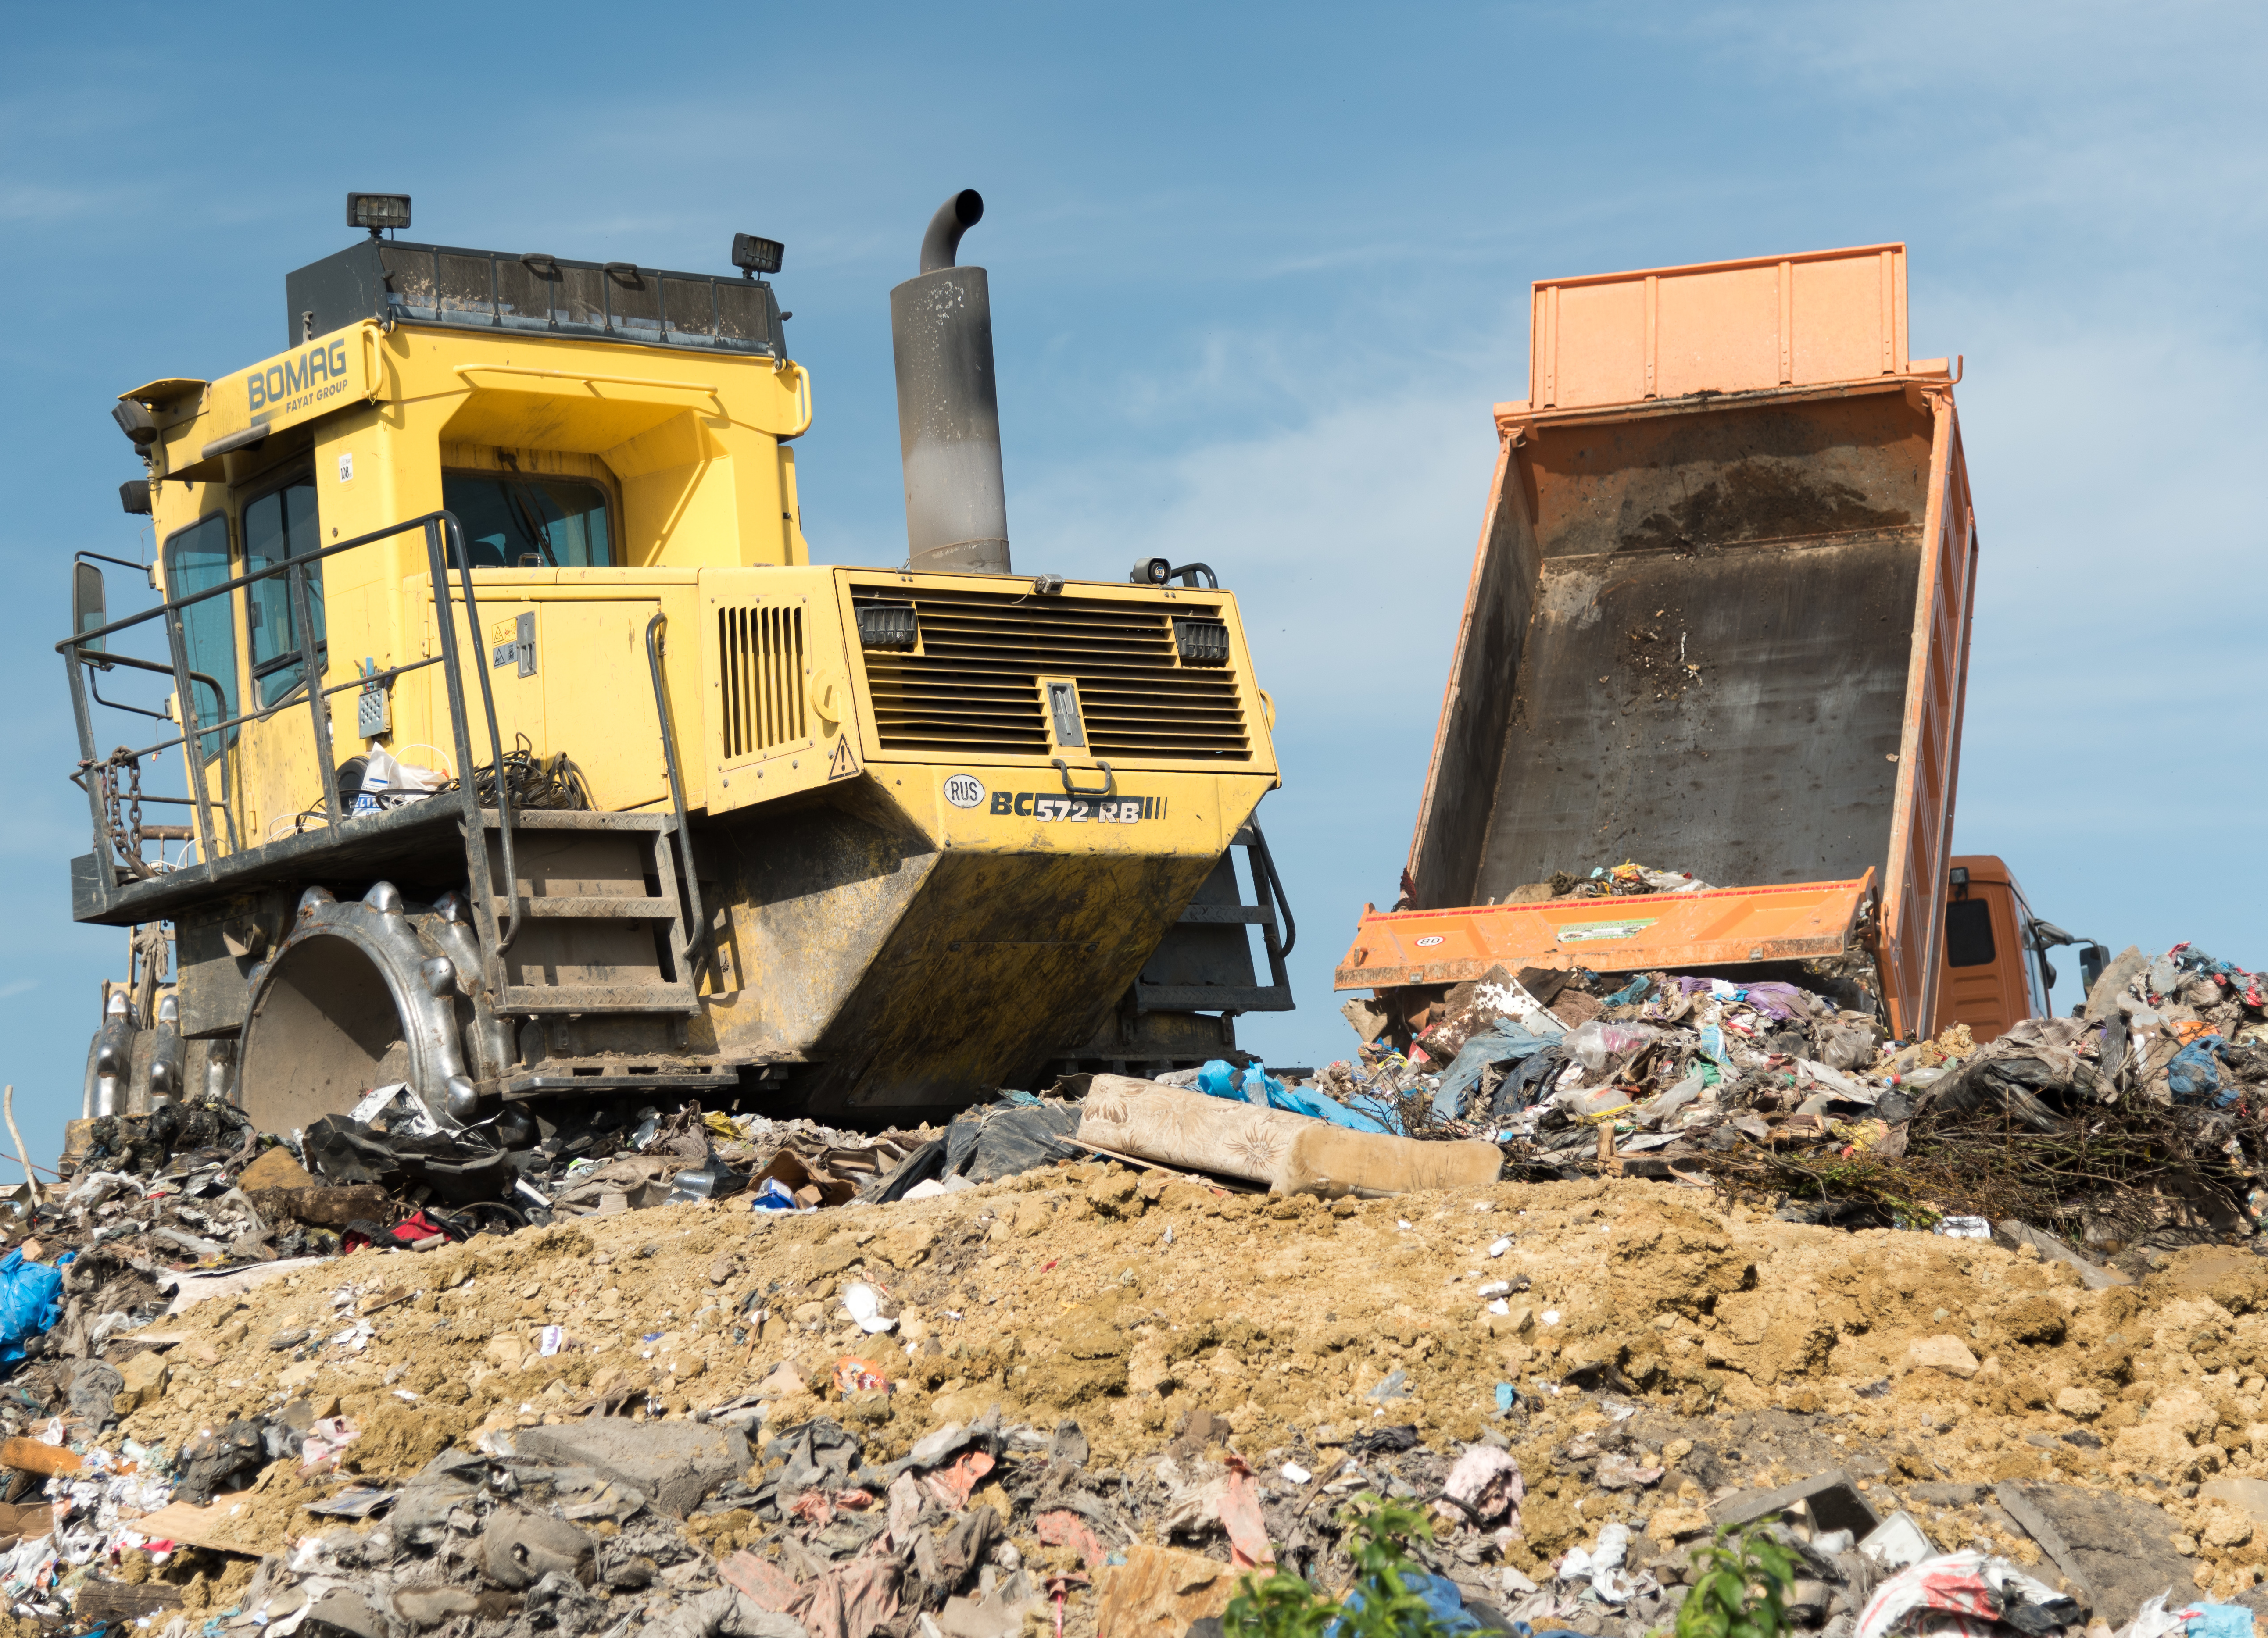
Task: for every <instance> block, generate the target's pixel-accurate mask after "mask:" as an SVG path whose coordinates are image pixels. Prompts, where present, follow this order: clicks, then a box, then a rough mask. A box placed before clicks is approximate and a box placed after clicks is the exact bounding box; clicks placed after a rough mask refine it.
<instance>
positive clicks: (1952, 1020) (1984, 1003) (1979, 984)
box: [1937, 853, 2109, 1047]
mask: <svg viewBox="0 0 2268 1638" xmlns="http://www.w3.org/2000/svg"><path fill="white" fill-rule="evenodd" d="M1946 876H1947V885H1946V894H1945V966H1944V969H1943V973H1942V975H1941V977H1940V981H1939V985H1938V995H1937V1019H1938V1025H1939V1027H1940V1028H1950V1027H1951V1026H1952V1025H1955V1024H1966V1025H1968V1026H1969V1032H1970V1035H1971V1036H1972V1037H1974V1038H1975V1039H1976V1041H1977V1045H1979V1046H1980V1047H1981V1046H1983V1045H1984V1044H1985V1042H1986V1041H1989V1040H1992V1039H1997V1038H1998V1037H1999V1036H2001V1035H2004V1034H2006V1033H2007V1032H2008V1031H2009V1030H2010V1029H2011V1028H2013V1027H2014V1025H2017V1024H2020V1023H2021V1022H2022V1021H2023V1020H2024V1019H2026V1018H2044V1017H2049V1016H2050V1015H2051V1012H2052V1011H2053V1010H2054V1008H2053V1003H2052V1002H2051V1000H2050V998H2049V997H2050V995H2051V992H2052V991H2053V989H2054V988H2055V981H2056V970H2055V966H2054V965H2053V964H2052V963H2051V961H2050V960H2049V959H2048V951H2050V950H2051V949H2052V948H2054V947H2055V946H2056V945H2058V944H2079V945H2080V957H2079V962H2080V974H2081V976H2082V977H2083V978H2084V979H2085V981H2087V982H2088V984H2089V985H2090V986H2091V985H2092V984H2093V983H2094V981H2095V977H2096V975H2098V974H2099V973H2101V972H2102V967H2103V965H2104V962H2105V959H2106V958H2107V956H2108V954H2109V952H2108V951H2105V950H2104V949H2103V947H2102V945H2101V944H2087V943H2084V942H2083V941H2081V940H2079V939H2075V938H2073V937H2071V936H2070V935H2069V934H2067V933H2066V932H2064V930H2063V929H2061V928H2058V927H2057V926H2056V925H2055V924H2054V923H2052V922H2043V921H2041V920H2040V919H2039V917H2037V916H2036V915H2034V914H2032V907H2031V905H2030V903H2029V901H2028V900H2026V899H2025V897H2024V890H2023V889H2022V888H2021V887H2020V886H2019V885H2017V884H2016V876H2015V872H2014V871H2013V870H2010V869H2009V868H2008V866H2007V863H2005V862H2004V861H2003V860H2001V859H1999V857H1997V856H1994V855H1992V854H1989V853H1970V854H1962V855H1961V856H1957V857H1955V859H1953V860H1952V861H1951V863H1950V867H1949V868H1948V870H1947V872H1946Z"/></svg>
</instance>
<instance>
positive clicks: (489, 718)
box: [55, 510, 521, 994]
mask: <svg viewBox="0 0 2268 1638" xmlns="http://www.w3.org/2000/svg"><path fill="white" fill-rule="evenodd" d="M413 529H417V530H422V531H423V533H424V536H425V560H426V571H427V576H428V579H429V581H430V583H431V586H432V589H433V601H434V612H435V614H436V615H437V617H438V618H437V620H436V621H435V623H436V624H437V625H438V628H439V629H440V637H441V652H440V654H439V655H438V657H430V658H428V659H424V660H419V661H416V662H414V663H412V664H410V665H400V666H395V667H394V668H392V669H391V670H390V671H389V672H387V673H386V674H387V675H388V676H394V675H398V674H400V673H401V672H406V671H416V670H419V669H421V668H422V667H423V666H425V665H434V664H438V665H440V666H441V667H442V672H443V675H444V676H445V677H446V679H447V688H448V700H449V729H450V737H451V739H452V742H453V745H454V747H455V749H456V753H457V767H458V768H459V770H460V774H459V778H458V786H459V793H460V795H459V802H460V807H461V809H462V811H463V812H462V818H463V831H464V841H465V867H466V873H467V876H468V886H470V887H471V888H472V890H473V892H472V900H473V905H474V914H475V916H476V917H477V918H478V919H479V921H480V922H481V928H480V930H481V931H482V933H483V934H484V935H485V937H483V938H482V944H483V946H484V947H485V951H486V956H485V958H484V961H483V965H484V966H486V967H487V968H488V969H489V970H488V971H487V972H486V973H484V974H483V977H484V978H485V979H486V981H487V982H488V984H489V986H490V989H491V991H492V992H493V993H496V994H501V993H502V991H503V988H504V973H503V956H504V950H505V949H507V948H509V947H510V945H511V943H512V937H514V936H515V935H516V934H517V933H518V931H519V922H520V920H521V914H520V902H519V894H518V892H517V891H516V888H517V885H518V882H519V873H518V870H517V867H516V863H515V860H514V857H513V848H512V797H511V793H510V791H509V790H507V789H506V786H505V781H504V742H503V738H502V735H501V734H500V732H499V731H498V730H497V713H496V692H495V689H494V687H493V686H492V685H491V683H490V680H489V673H488V668H487V667H486V666H485V665H482V666H480V667H478V668H477V669H478V671H479V673H480V682H481V705H482V715H483V716H484V717H485V718H486V725H487V728H488V731H489V746H490V752H491V754H492V755H493V757H494V759H495V760H496V764H497V792H496V807H497V832H498V834H499V836H500V839H501V842H502V852H503V860H502V863H503V865H504V878H505V890H506V895H507V899H508V907H509V915H510V921H509V922H508V923H507V924H506V925H505V926H504V927H503V928H501V929H500V928H499V927H498V925H497V916H496V903H495V899H494V896H493V893H492V892H491V888H492V885H493V884H492V882H491V881H490V870H489V852H488V841H487V825H486V822H485V820H484V819H483V817H482V810H481V802H480V790H479V783H478V782H477V781H476V780H475V778H474V776H473V774H474V769H475V763H474V760H473V746H472V729H471V725H470V724H468V721H467V720H466V701H465V686H464V675H463V668H462V666H461V665H460V663H459V647H458V643H457V628H456V621H455V619H454V613H455V611H454V610H453V608H452V606H451V598H450V591H449V568H448V566H449V558H450V555H451V552H452V549H453V555H454V556H455V559H456V563H457V569H458V594H459V595H460V596H461V597H462V598H463V599H464V604H465V619H466V624H467V628H468V630H470V631H471V632H472V634H473V641H474V643H475V645H478V643H480V638H481V621H480V601H479V598H478V596H477V594H476V593H475V591H474V590H473V571H472V565H471V563H470V562H469V560H468V555H467V553H466V551H465V544H464V540H465V537H464V530H463V528H462V527H461V526H460V525H459V524H458V522H457V518H456V515H455V514H454V513H453V512H450V511H448V510H440V511H431V512H426V513H424V514H423V515H422V516H420V517H416V518H408V519H405V520H404V521H402V522H400V523H395V524H389V525H387V526H386V527H384V528H382V529H373V530H372V531H371V532H369V533H366V534H359V535H357V536H355V537H354V539H352V540H341V541H339V542H337V543H336V544H335V545H332V546H327V547H319V548H318V549H316V550H315V551H313V552H305V553H301V554H298V555H295V556H291V557H286V558H282V559H279V560H278V561H277V562H274V563H272V564H270V565H269V567H267V568H265V569H254V570H252V571H251V572H249V573H247V574H242V575H239V576H237V577H235V578H233V579H231V580H225V581H223V582H222V583H221V584H218V585H213V586H208V587H206V588H205V589H204V590H203V591H193V592H190V593H188V595H186V596H181V597H169V598H167V599H165V600H164V601H163V602H161V603H159V604H158V605H157V606H155V607H152V608H146V609H144V610H142V611H140V612H139V613H134V614H129V615H128V616H127V617H126V618H125V619H123V620H114V621H111V622H110V623H109V624H108V625H106V626H98V627H96V628H93V629H92V630H89V631H79V632H74V633H72V634H71V635H70V636H68V637H66V638H64V639H63V641H62V642H60V643H56V644H55V652H56V653H57V654H59V655H61V656H62V657H63V666H64V670H65V672H66V673H67V674H68V676H69V678H70V690H71V710H72V715H73V716H74V718H75V719H76V725H77V729H78V738H79V754H80V765H81V766H82V767H88V766H92V764H93V763H94V761H95V760H96V758H95V749H94V744H95V741H94V721H93V716H92V712H91V711H90V710H89V709H88V704H87V694H88V690H87V687H86V684H85V675H84V672H85V668H86V667H89V666H94V665H103V664H106V663H107V664H115V663H117V662H118V661H119V660H120V659H121V658H122V656H118V655H114V654H108V653H105V652H103V651H101V650H89V647H88V645H89V644H91V643H96V642H99V641H100V640H102V639H104V638H107V637H109V636H111V635H114V633H117V632H122V631H130V630H132V629H133V628H136V627H137V626H141V625H145V624H147V623H148V622H149V621H153V620H158V621H163V622H164V625H165V628H166V646H167V648H168V649H169V650H171V655H172V660H173V664H172V665H157V664H156V663H155V662H152V661H147V660H141V661H136V662H133V664H134V665H135V668H136V669H137V670H140V669H148V670H155V671H159V672H171V673H172V675H173V687H174V690H175V696H176V697H177V698H178V699H180V701H184V712H185V715H187V716H188V717H189V718H190V719H191V720H190V721H189V722H188V723H187V724H183V728H182V732H181V733H180V735H179V736H177V737H176V738H172V739H168V740H166V741H163V742H162V743H160V744H159V745H157V746H152V747H151V749H150V750H149V751H144V752H139V753H134V754H136V755H138V756H139V755H150V754H152V753H155V752H156V751H161V750H167V749H170V748H172V747H173V746H177V745H184V744H187V743H188V741H190V740H191V739H192V738H195V737H197V736H201V735H203V734H208V733H217V732H220V731H223V730H225V729H227V728H230V727H233V726H235V725H236V724H239V723H243V722H247V721H251V720H253V719H254V718H255V717H262V716H267V715H270V714H272V713H268V712H247V713H243V714H241V715H239V716H236V717H233V718H230V719H228V720H226V721H224V722H219V723H215V724H210V725H205V724H197V723H196V722H195V716H196V707H195V695H194V694H193V693H192V691H191V687H190V679H191V678H192V677H197V676H202V673H199V672H192V671H191V670H190V669H189V663H188V636H187V633H186V631H185V628H184V627H183V625H182V621H181V612H182V611H183V610H184V609H188V608H191V607H194V606H195V605H197V604H199V603H203V602H206V601H208V600H209V599H213V598H217V597H225V596H227V595H228V594H229V593H231V592H233V591H238V590H239V589H241V588H243V587H246V586H249V585H253V584H256V583H257V582H260V581H262V580H272V579H274V578H275V577H276V576H278V575H288V576H290V577H291V598H292V613H293V616H294V617H295V618H296V619H297V620H298V624H299V656H300V665H301V669H302V672H303V674H304V676H305V679H306V688H307V702H308V711H309V714H310V717H311V719H312V723H313V731H314V735H315V746H316V751H317V758H316V760H317V762H318V764H319V765H320V768H321V770H322V779H323V807H324V812H325V814H326V816H327V818H328V820H329V822H330V824H331V825H332V826H334V827H335V826H338V825H339V824H341V823H342V820H343V819H344V815H343V814H342V812H341V811H340V806H339V790H338V770H337V769H336V768H335V767H334V766H333V765H332V759H331V736H330V723H329V713H328V711H326V710H325V709H324V707H323V701H325V700H326V699H328V697H329V696H330V695H332V694H340V693H343V692H345V691H346V690H347V689H349V688H358V687H362V686H364V685H365V682H366V681H367V680H368V679H365V678H362V677H357V678H356V679H353V680H352V681H350V682H347V683H342V684H338V685H335V686H334V687H328V688H325V687H320V686H319V685H320V679H321V677H322V671H321V668H320V655H319V654H318V652H317V648H316V643H315V635H314V628H313V622H312V619H311V608H310V605H309V602H308V598H307V587H306V573H305V570H306V569H307V567H308V566H309V565H310V564H313V563H320V562H322V561H323V560H324V559H325V558H327V557H336V556H338V555H340V554H341V553H343V552H351V551H353V550H355V549H357V547H365V546H370V545H372V544H374V543H376V542H378V541H379V540H391V539H393V538H394V536H396V535H400V534H406V533H409V531H411V530H413ZM97 656H99V657H97ZM187 760H188V765H189V780H190V786H191V794H190V797H189V799H188V800H189V802H190V804H191V805H193V806H194V807H195V810H196V819H197V833H198V846H199V848H200V849H201V850H202V852H203V856H204V857H205V858H206V859H207V860H208V861H210V860H212V859H214V858H215V857H216V856H217V855H216V851H215V848H214V839H215V837H216V836H217V834H218V833H217V829H216V826H214V823H213V816H212V802H211V797H210V792H209V791H208V790H207V789H206V784H205V760H204V758H203V757H202V756H198V755H195V754H191V755H190V756H189V757H188V759H187ZM85 789H86V793H87V804H88V810H89V815H90V817H91V819H92V822H93V827H94V840H95V852H96V854H97V855H98V856H107V841H106V840H105V839H106V834H107V832H106V827H105V823H104V819H105V816H104V813H103V811H102V798H101V796H100V794H99V792H98V791H97V790H96V789H95V784H94V782H93V781H88V782H87V783H86V787H85ZM224 800H225V797H224ZM230 819H231V828H232V829H233V816H230Z"/></svg>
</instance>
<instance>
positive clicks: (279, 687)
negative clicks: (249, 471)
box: [244, 478, 323, 706]
mask: <svg viewBox="0 0 2268 1638" xmlns="http://www.w3.org/2000/svg"><path fill="white" fill-rule="evenodd" d="M321 545H322V533H321V531H320V529H318V528H317V527H316V524H315V484H314V480H313V479H312V478H299V479H297V480H295V481H292V482H291V483H287V484H285V485H284V487H283V488H280V489H270V490H269V492H268V493H267V494H265V495H262V496H259V497H258V498H257V499H255V500H252V501H247V503H245V508H244V568H245V572H246V573H247V574H256V573H258V572H259V571H260V570H261V569H266V568H269V567H270V566H271V565H273V564H276V563H280V562H285V561H287V560H289V559H291V558H295V557H305V556H306V555H308V554H310V553H312V552H314V551H317V550H319V549H320V547H321ZM300 577H305V578H306V584H307V618H308V621H309V623H310V624H312V625H313V627H314V634H313V635H314V639H315V650H316V652H317V653H318V654H319V655H320V653H321V652H322V647H323V566H322V565H321V564H320V563H310V564H308V565H307V566H306V568H305V569H294V570H292V571H291V573H290V574H287V575H276V576H272V577H269V578H268V579H266V580H260V581H255V582H254V583H253V584H251V585H250V586H248V587H247V588H246V593H247V601H248V603H249V604H250V613H249V614H248V616H247V618H248V620H249V622H250V624H251V627H252V676H253V686H254V687H256V688H257V689H258V690H259V691H260V703H261V705H263V706H269V705H273V704H275V703H276V701H278V700H280V699H282V698H283V697H284V695H285V694H289V693H291V690H292V689H294V688H296V687H298V686H299V684H300V682H301V681H302V680H303V671H304V662H303V661H302V659H301V657H300V653H299V648H300V642H299V628H298V616H297V614H296V613H295V612H294V610H293V607H292V600H291V583H292V581H294V580H295V579H298V578H300Z"/></svg>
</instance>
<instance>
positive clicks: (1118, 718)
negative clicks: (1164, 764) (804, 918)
mask: <svg viewBox="0 0 2268 1638" xmlns="http://www.w3.org/2000/svg"><path fill="white" fill-rule="evenodd" d="M851 601H852V603H853V604H854V605H865V604H869V603H895V604H904V603H908V602H911V603H913V604H914V605H915V606H917V609H918V611H919V618H920V627H921V647H920V650H919V651H918V652H912V653H897V652H892V651H890V650H882V649H868V650H865V667H866V682H867V687H868V689H869V691H870V693H871V694H872V696H873V702H874V720H875V726H876V729H877V731H878V732H879V734H880V741H881V747H882V749H884V750H886V751H914V752H933V751H942V752H946V753H956V752H957V753H971V754H974V753H996V754H1006V755H1018V756H1045V755H1047V754H1048V724H1047V715H1046V711H1045V709H1044V707H1043V703H1042V700H1041V696H1040V679H1041V678H1042V677H1043V676H1046V677H1071V678H1076V679H1078V682H1079V703H1080V706H1081V708H1082V709H1083V712H1084V715H1085V716H1086V735H1087V743H1088V746H1089V747H1090V748H1091V749H1092V751H1093V752H1094V754H1095V755H1096V756H1098V757H1101V758H1103V759H1105V760H1108V759H1111V758H1116V757H1150V758H1157V759H1160V760H1173V761H1204V762H1242V761H1248V760H1251V756H1252V744H1251V739H1250V738H1249V736H1248V734H1247V732H1246V729H1245V722H1244V708H1243V703H1242V701H1241V700H1240V698H1239V697H1238V693H1237V678H1236V673H1235V672H1233V670H1226V669H1197V668H1192V667H1186V666H1184V665H1182V664H1181V661H1180V657H1179V654H1178V652H1177V650H1176V648H1175V642H1174V625H1173V621H1174V616H1175V615H1177V614H1178V615H1180V616H1181V617H1182V618H1183V619H1185V620H1186V619H1188V618H1189V617H1191V616H1193V615H1196V616H1201V617H1204V618H1211V619H1218V618H1219V616H1220V608H1219V605H1217V604H1197V603H1191V602H1189V601H1186V600H1176V601H1175V602H1174V603H1171V604H1143V603H1130V602H1119V601H1116V600H1115V599H1103V598H1082V597H1078V596H1066V595H1056V596H1039V595H1035V594H1034V593H1031V592H1028V591H1016V592H992V591H960V590H954V591H937V590H931V589H927V588H916V587H913V586H909V585H906V584H902V583H894V584H890V585H889V586H887V588H884V587H880V586H877V587H873V588H871V589H869V588H865V587H854V588H853V589H852V591H851Z"/></svg>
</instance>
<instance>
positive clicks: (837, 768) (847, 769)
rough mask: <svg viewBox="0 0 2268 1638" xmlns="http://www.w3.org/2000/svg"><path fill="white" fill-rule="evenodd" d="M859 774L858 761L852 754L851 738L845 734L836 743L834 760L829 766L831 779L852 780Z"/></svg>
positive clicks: (828, 771)
mask: <svg viewBox="0 0 2268 1638" xmlns="http://www.w3.org/2000/svg"><path fill="white" fill-rule="evenodd" d="M857 775H858V758H857V757H855V756H853V755H851V736H850V735H848V734H844V735H843V736H842V737H841V738H838V739H837V740H836V742H835V757H834V760H832V761H830V762H828V765H827V777H828V778H829V779H851V778H854V777H856V776H857Z"/></svg>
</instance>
